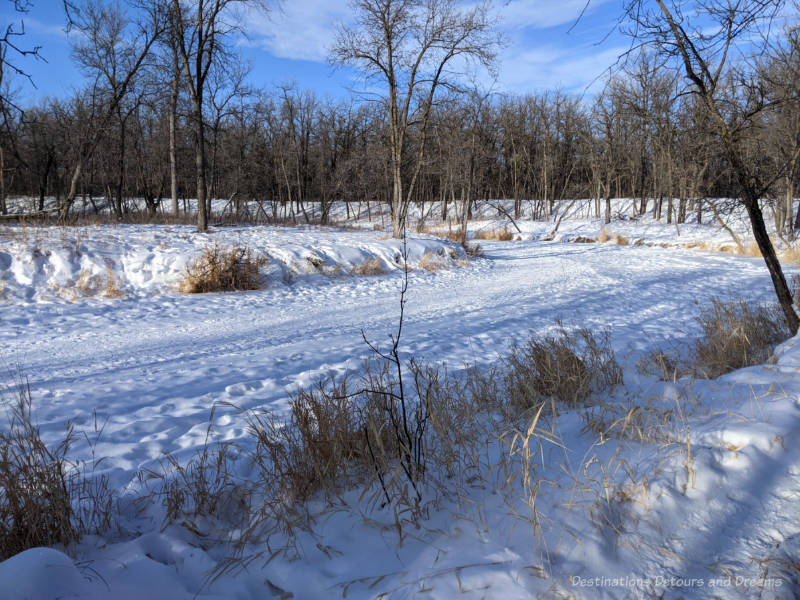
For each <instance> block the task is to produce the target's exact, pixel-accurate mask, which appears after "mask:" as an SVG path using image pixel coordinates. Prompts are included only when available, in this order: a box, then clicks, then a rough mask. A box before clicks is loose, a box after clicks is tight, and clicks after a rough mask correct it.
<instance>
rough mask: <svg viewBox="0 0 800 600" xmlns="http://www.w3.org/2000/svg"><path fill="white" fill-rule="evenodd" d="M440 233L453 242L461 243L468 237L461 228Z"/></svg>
mask: <svg viewBox="0 0 800 600" xmlns="http://www.w3.org/2000/svg"><path fill="white" fill-rule="evenodd" d="M438 235H439V236H440V237H443V238H444V239H446V240H450V241H451V242H458V243H459V244H460V243H461V240H464V239H466V236H465V235H464V230H463V229H461V228H459V229H456V230H455V231H448V232H446V233H440V234H438Z"/></svg>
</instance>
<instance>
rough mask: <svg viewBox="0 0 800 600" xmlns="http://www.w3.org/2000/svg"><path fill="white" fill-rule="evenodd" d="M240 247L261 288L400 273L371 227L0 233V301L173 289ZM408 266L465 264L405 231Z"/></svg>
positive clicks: (393, 244)
mask: <svg viewBox="0 0 800 600" xmlns="http://www.w3.org/2000/svg"><path fill="white" fill-rule="evenodd" d="M214 244H218V245H219V246H220V247H223V248H233V247H242V248H244V247H246V248H250V249H251V250H252V251H253V252H254V254H255V255H256V256H262V257H265V258H266V259H267V264H266V267H265V268H264V270H263V271H264V284H265V285H266V286H269V285H284V284H288V283H291V282H292V281H293V280H294V279H296V278H298V277H301V278H302V277H307V276H315V275H322V276H328V277H337V276H347V275H349V274H350V273H351V272H353V271H354V270H355V271H356V272H357V271H358V268H359V267H360V266H361V265H364V264H365V263H368V262H369V261H372V263H374V264H375V265H377V266H378V267H379V270H380V271H383V272H388V271H398V270H402V264H403V258H402V253H403V246H402V243H401V242H400V241H398V240H393V239H390V238H388V237H387V236H386V234H384V233H379V232H374V231H347V232H344V231H341V230H336V229H331V228H320V227H299V228H286V227H268V226H257V227H221V228H214V229H212V231H211V233H209V234H208V235H204V236H200V235H196V234H195V230H194V227H191V226H158V225H118V226H93V227H11V226H6V227H0V301H3V300H4V301H5V302H6V303H17V302H57V301H76V300H80V299H82V298H87V297H119V296H144V295H151V294H160V293H169V292H175V291H177V288H178V287H179V285H180V282H181V281H182V280H183V278H184V277H185V275H186V267H187V265H188V264H189V263H190V262H191V261H193V260H195V259H196V258H197V257H198V256H200V255H201V254H202V253H203V251H204V250H205V249H206V248H208V247H209V246H213V245H214ZM407 252H408V262H409V266H410V268H412V269H415V268H419V267H420V261H421V260H423V257H425V256H426V254H427V255H428V257H427V258H426V259H425V261H423V263H424V264H427V265H428V267H429V268H430V266H431V264H432V265H433V266H434V267H438V268H451V267H455V266H456V261H463V260H464V259H465V258H466V255H465V253H464V250H463V249H462V248H461V247H460V246H459V245H458V244H454V243H452V242H447V241H443V240H440V239H437V238H434V237H432V236H424V235H422V236H420V235H411V236H409V238H408V245H407Z"/></svg>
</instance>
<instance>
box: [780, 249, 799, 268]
mask: <svg viewBox="0 0 800 600" xmlns="http://www.w3.org/2000/svg"><path fill="white" fill-rule="evenodd" d="M781 261H782V262H784V263H787V264H790V265H795V266H800V245H796V246H791V247H790V248H787V249H786V250H784V251H783V252H782V253H781Z"/></svg>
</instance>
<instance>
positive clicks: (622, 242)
mask: <svg viewBox="0 0 800 600" xmlns="http://www.w3.org/2000/svg"><path fill="white" fill-rule="evenodd" d="M614 243H615V244H616V245H617V246H627V245H629V244H630V240H629V239H628V238H626V237H625V236H624V235H615V236H614Z"/></svg>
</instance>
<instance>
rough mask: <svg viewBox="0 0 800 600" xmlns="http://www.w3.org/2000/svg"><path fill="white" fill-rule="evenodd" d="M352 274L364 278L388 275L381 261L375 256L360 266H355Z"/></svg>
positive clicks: (351, 271)
mask: <svg viewBox="0 0 800 600" xmlns="http://www.w3.org/2000/svg"><path fill="white" fill-rule="evenodd" d="M350 274H351V275H363V276H371V275H386V269H384V267H383V263H382V262H381V259H380V258H378V257H377V256H373V257H372V258H368V259H367V260H365V261H364V262H363V263H361V264H360V265H353V268H352V269H350Z"/></svg>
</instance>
